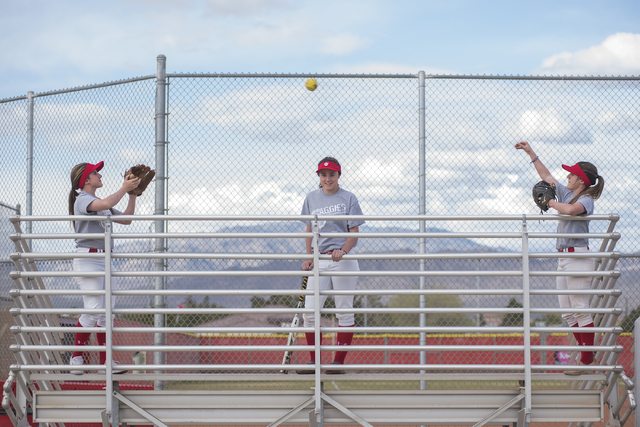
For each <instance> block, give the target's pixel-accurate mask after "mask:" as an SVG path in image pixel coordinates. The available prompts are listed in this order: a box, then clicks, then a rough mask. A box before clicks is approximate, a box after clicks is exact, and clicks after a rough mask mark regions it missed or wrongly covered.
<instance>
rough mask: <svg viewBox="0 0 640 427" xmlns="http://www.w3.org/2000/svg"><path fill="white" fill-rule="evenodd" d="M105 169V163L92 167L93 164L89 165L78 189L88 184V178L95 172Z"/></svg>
mask: <svg viewBox="0 0 640 427" xmlns="http://www.w3.org/2000/svg"><path fill="white" fill-rule="evenodd" d="M103 167H104V161H102V162H100V163H98V164H95V165H92V164H91V163H87V166H85V168H84V172H82V176H81V177H80V182H78V188H82V187H84V184H85V183H86V182H87V178H89V175H91V172H93V171H99V170H100V169H102V168H103Z"/></svg>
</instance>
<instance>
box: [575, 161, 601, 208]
mask: <svg viewBox="0 0 640 427" xmlns="http://www.w3.org/2000/svg"><path fill="white" fill-rule="evenodd" d="M578 165H579V166H580V167H581V168H582V171H583V172H584V174H585V175H587V178H589V181H591V182H592V183H593V184H592V185H591V187H587V188H585V189H584V190H582V191H581V192H580V193H579V194H578V195H576V196H575V197H574V198H573V199H571V201H570V202H569V204H570V205H572V204H574V203H575V202H577V201H578V199H579V198H580V197H582V196H585V195H586V196H589V197H591V198H592V199H593V200H598V198H600V196H601V195H602V190H603V189H604V178H603V177H601V176H600V175H598V169H597V168H596V167H595V166H594V165H593V164H591V163H589V162H578Z"/></svg>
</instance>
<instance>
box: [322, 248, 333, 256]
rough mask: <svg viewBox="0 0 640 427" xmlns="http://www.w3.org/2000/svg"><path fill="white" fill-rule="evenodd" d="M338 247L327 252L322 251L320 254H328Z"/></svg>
mask: <svg viewBox="0 0 640 427" xmlns="http://www.w3.org/2000/svg"><path fill="white" fill-rule="evenodd" d="M335 250H336V249H331V250H330V251H327V252H320V255H328V254H332V253H333V251H335Z"/></svg>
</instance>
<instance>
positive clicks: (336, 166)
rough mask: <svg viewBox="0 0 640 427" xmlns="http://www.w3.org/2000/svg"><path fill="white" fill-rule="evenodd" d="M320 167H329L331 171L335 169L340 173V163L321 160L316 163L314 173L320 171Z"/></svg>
mask: <svg viewBox="0 0 640 427" xmlns="http://www.w3.org/2000/svg"><path fill="white" fill-rule="evenodd" d="M322 169H329V170H331V171H337V172H340V173H342V169H341V168H340V165H339V164H337V163H333V162H322V163H320V164H319V165H318V170H317V171H316V173H320V171H321V170H322Z"/></svg>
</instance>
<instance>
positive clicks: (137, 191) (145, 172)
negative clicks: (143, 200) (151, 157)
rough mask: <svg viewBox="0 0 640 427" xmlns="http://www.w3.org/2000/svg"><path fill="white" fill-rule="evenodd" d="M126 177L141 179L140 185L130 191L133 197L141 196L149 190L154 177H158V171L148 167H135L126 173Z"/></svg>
mask: <svg viewBox="0 0 640 427" xmlns="http://www.w3.org/2000/svg"><path fill="white" fill-rule="evenodd" d="M124 176H125V177H126V179H133V178H140V185H138V186H137V187H136V188H134V189H133V190H131V191H129V194H131V195H135V196H140V195H141V194H142V193H144V190H146V189H147V186H148V185H149V183H150V182H151V181H152V180H153V177H154V176H156V171H155V169H151V168H150V167H149V166H146V165H135V166H133V167H131V168H129V170H128V171H126V172H125V173H124Z"/></svg>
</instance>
